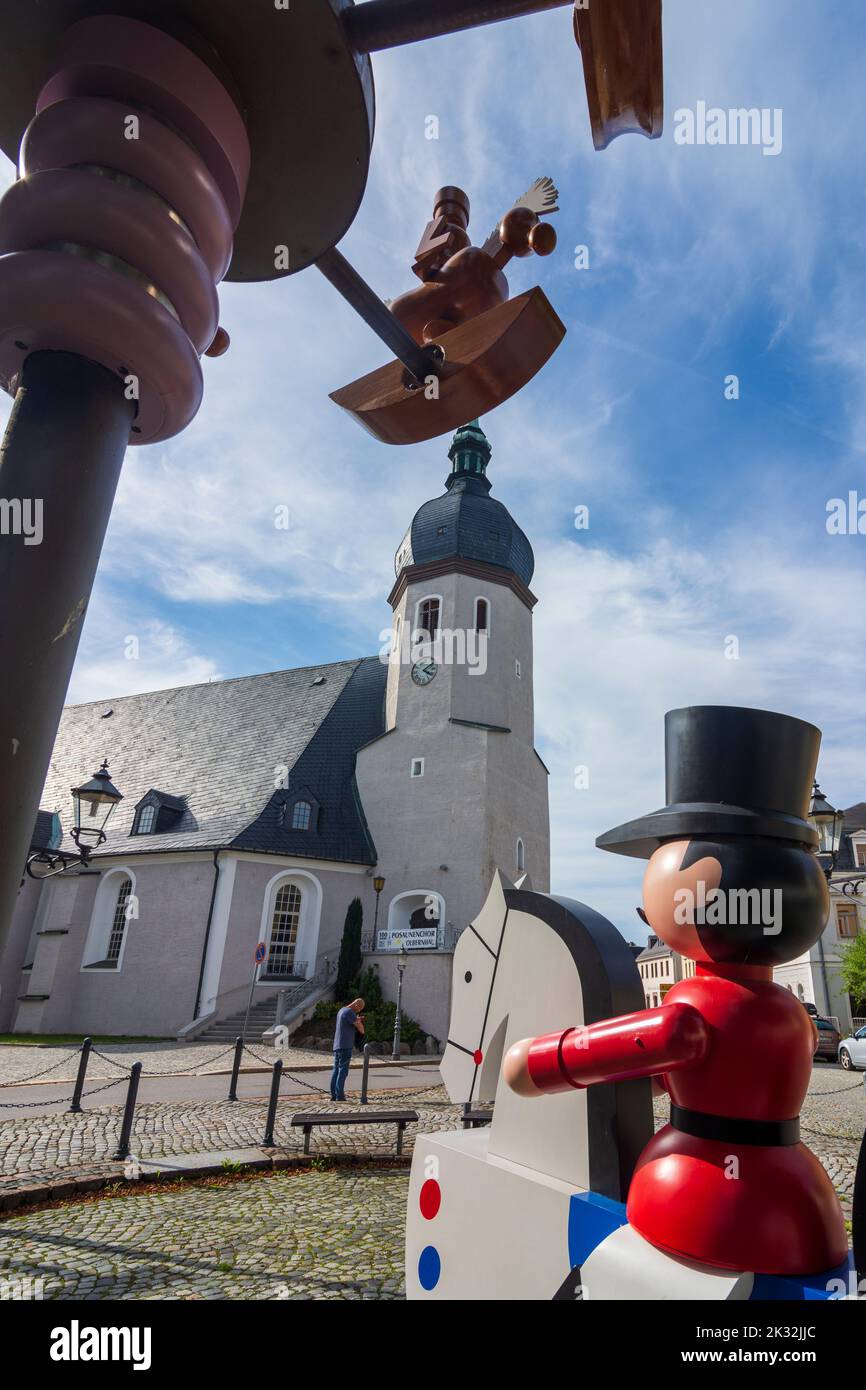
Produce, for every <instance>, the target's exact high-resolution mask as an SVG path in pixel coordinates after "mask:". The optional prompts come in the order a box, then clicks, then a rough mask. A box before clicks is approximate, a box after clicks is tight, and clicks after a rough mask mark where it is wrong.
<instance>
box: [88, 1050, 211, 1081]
mask: <svg viewBox="0 0 866 1390" xmlns="http://www.w3.org/2000/svg"><path fill="white" fill-rule="evenodd" d="M234 1050H235V1048H234V1043H232V1044H231V1045H230V1046H229V1047H224V1048H222V1049H221V1051H219V1052H215V1053H214V1055H213V1056H212V1057H208V1058H206V1059H205V1060H204V1061H203V1062H202V1063H201V1064H200V1065H201V1066H210V1064H211V1063H212V1062H217V1061H219V1059H220V1057H226V1056H227V1055H228V1053H229V1052H234ZM92 1055H93V1056H94V1057H101V1058H102V1060H103V1062H107V1063H108V1065H109V1066H111V1067H117V1069H118V1071H122V1072H124V1073H126V1072H128V1070H129V1068H128V1066H126V1065H125V1064H124V1063H123V1062H117V1061H115V1059H114V1058H113V1057H109V1056H108V1054H107V1053H106V1052H100V1050H99V1048H98V1047H94V1049H93V1054H92ZM193 1074H194V1075H197V1074H198V1073H193ZM181 1075H183V1073H181V1072H177V1071H143V1072H142V1076H144V1077H148V1076H181Z"/></svg>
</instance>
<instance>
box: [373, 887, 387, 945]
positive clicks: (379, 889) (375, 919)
mask: <svg viewBox="0 0 866 1390" xmlns="http://www.w3.org/2000/svg"><path fill="white" fill-rule="evenodd" d="M384 887H385V880H384V878H383V877H382V875H381V874H377V875H376V877H375V878H374V879H373V888H374V890H375V893H376V911H375V913H374V915H373V947H374V949H375V946H376V931H377V929H378V926H379V899H380V898H381V896H382V889H383V888H384Z"/></svg>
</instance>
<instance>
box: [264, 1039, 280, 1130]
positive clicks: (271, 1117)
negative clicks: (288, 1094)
mask: <svg viewBox="0 0 866 1390" xmlns="http://www.w3.org/2000/svg"><path fill="white" fill-rule="evenodd" d="M282 1075H283V1062H282V1058H279V1059H278V1060H277V1061H276V1062H274V1078H273V1080H272V1082H271V1098H270V1100H269V1101H268V1118H267V1120H266V1121H265V1137H264V1139H263V1140H262V1147H263V1148H265V1149H272V1148H274V1147H275V1146H274V1124H275V1123H276V1119H277V1101H278V1100H279V1098H280V1081H281V1080H282Z"/></svg>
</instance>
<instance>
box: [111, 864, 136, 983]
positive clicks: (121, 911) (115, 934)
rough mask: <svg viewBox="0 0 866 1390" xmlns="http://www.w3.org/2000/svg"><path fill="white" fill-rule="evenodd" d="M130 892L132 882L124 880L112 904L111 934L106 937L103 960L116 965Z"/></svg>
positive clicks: (121, 943)
mask: <svg viewBox="0 0 866 1390" xmlns="http://www.w3.org/2000/svg"><path fill="white" fill-rule="evenodd" d="M131 892H132V880H131V879H129V878H124V880H123V882H122V883H121V885H120V887H119V888H118V890H117V900H116V902H115V904H114V915H113V917H112V919H111V932H110V933H109V937H108V950H107V951H106V953H105V959H106V960H107V961H111V962H112V964H114V965H116V964H117V962H118V961H119V960H120V952H121V950H122V948H123V935H124V932H125V931H126V923H127V916H126V914H127V910H128V903H129V895H130V893H131Z"/></svg>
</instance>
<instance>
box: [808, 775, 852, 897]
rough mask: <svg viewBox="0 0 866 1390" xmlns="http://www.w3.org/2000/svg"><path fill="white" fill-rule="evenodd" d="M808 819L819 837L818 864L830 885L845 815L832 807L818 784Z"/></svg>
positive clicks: (815, 785)
mask: <svg viewBox="0 0 866 1390" xmlns="http://www.w3.org/2000/svg"><path fill="white" fill-rule="evenodd" d="M807 819H808V821H809V823H810V825H812V826H813V827H814V829H815V832H816V834H817V836H818V862H819V863H820V865H821V867H822V869H823V870H824V873H825V874H826V876H827V882H828V883H829V882H830V876H831V874H832V873H833V870H834V869H835V867H836V860H837V858H838V856H839V846H840V845H841V843H842V822H843V820H844V815H843V813H842V812H841V811H837V810H836V809H835V807H833V806H831V805H830V803H829V801H828V800H827V798H826V797H825V795H824V793H823V792H822V791H821V788H820V787H819V786H818V783H817V782H815V784H814V786H813V787H812V799H811V801H810V802H809V812H808V816H807Z"/></svg>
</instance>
